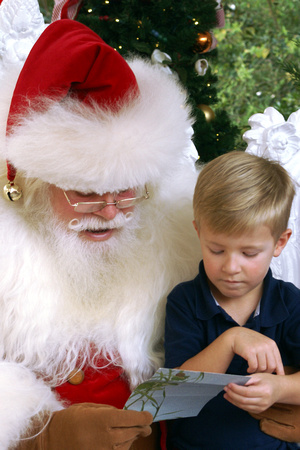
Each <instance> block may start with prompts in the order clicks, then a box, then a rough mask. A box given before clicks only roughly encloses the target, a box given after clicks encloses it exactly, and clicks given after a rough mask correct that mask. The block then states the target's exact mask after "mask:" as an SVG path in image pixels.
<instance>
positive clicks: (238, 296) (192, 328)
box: [165, 152, 300, 450]
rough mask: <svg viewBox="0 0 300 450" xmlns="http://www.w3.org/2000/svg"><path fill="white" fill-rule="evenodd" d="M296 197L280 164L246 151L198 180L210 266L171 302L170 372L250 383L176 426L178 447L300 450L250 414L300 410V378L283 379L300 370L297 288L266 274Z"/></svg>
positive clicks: (197, 202)
mask: <svg viewBox="0 0 300 450" xmlns="http://www.w3.org/2000/svg"><path fill="white" fill-rule="evenodd" d="M294 194H295V190H294V186H293V182H292V180H291V179H290V177H289V175H288V173H287V172H286V171H285V169H283V167H281V166H280V164H278V163H276V162H274V161H269V160H266V159H264V158H261V157H258V156H254V155H250V154H248V153H244V152H231V153H227V154H225V155H222V156H220V157H218V158H216V159H215V160H213V161H211V162H210V163H208V164H207V165H206V166H205V167H204V168H203V169H202V170H201V172H200V175H199V178H198V181H197V185H196V188H195V193H194V203H193V205H194V218H195V220H194V226H195V229H196V231H197V233H198V236H199V239H200V244H201V249H202V257H203V260H202V261H201V263H200V270H199V274H198V276H197V277H196V278H195V279H194V280H192V281H189V282H186V283H182V284H180V285H178V286H177V287H175V289H174V290H173V291H172V292H171V293H170V295H169V297H168V302H167V316H166V335H165V349H166V361H165V365H166V367H180V368H182V369H186V370H196V371H206V372H220V373H224V372H226V373H232V374H240V375H249V374H251V379H250V381H248V382H247V383H246V385H245V386H238V385H236V384H229V385H228V386H226V388H225V389H224V390H225V393H224V392H222V393H221V394H219V395H218V396H217V397H215V398H214V399H213V400H211V401H210V402H209V403H208V404H207V405H206V406H205V407H204V408H203V409H202V411H201V412H200V413H199V415H198V416H197V417H194V418H190V419H178V420H176V421H173V422H171V423H170V424H169V439H170V448H171V449H176V450H177V449H178V450H191V449H201V450H206V449H207V450H227V449H228V450H229V449H232V450H243V449H247V450H250V449H251V450H252V449H265V450H266V449H272V450H274V449H293V448H299V447H298V446H297V444H296V443H287V442H284V441H281V440H279V439H275V438H273V437H271V436H268V435H267V434H264V433H263V432H262V431H260V428H259V421H258V420H256V419H254V418H253V417H252V416H251V415H250V414H249V413H260V412H262V411H264V410H266V409H267V408H269V407H270V406H271V405H273V404H274V403H275V402H279V403H290V404H299V405H300V372H299V373H294V374H291V375H285V372H284V366H294V367H296V368H297V367H299V365H300V290H299V289H297V288H296V287H295V286H294V285H293V284H291V283H286V282H283V281H281V280H276V279H274V278H273V277H272V274H271V270H270V268H269V266H270V262H271V260H272V258H273V256H275V257H276V256H279V255H280V253H281V252H282V250H283V249H284V247H285V245H286V244H287V242H288V240H289V237H290V236H291V230H290V229H288V228H287V223H288V219H289V214H290V209H291V205H292V201H293V197H294Z"/></svg>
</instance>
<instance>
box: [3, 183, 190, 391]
mask: <svg viewBox="0 0 300 450" xmlns="http://www.w3.org/2000/svg"><path fill="white" fill-rule="evenodd" d="M32 191H33V193H32V195H31V196H30V195H28V194H27V193H26V190H25V189H24V199H25V202H24V203H25V204H24V206H23V205H21V204H20V208H19V207H18V206H16V207H15V208H14V209H10V210H9V211H7V207H6V204H5V206H4V204H3V206H2V207H3V214H2V215H0V227H1V229H2V238H0V241H1V242H2V244H1V245H2V248H9V249H10V251H9V254H7V255H5V257H4V256H3V257H2V258H1V257H0V261H1V268H2V273H3V274H4V275H5V276H3V277H2V280H0V298H2V299H3V301H2V304H0V305H1V306H0V308H1V309H0V313H1V316H2V317H3V326H2V328H1V329H0V353H1V352H2V355H6V358H7V360H8V361H19V362H22V363H23V365H25V366H27V367H29V368H30V369H31V370H33V371H35V372H36V373H39V374H42V376H43V378H44V379H46V380H47V381H48V383H49V384H51V385H57V384H59V383H61V382H63V381H65V378H66V376H67V375H68V374H69V373H70V371H71V370H72V369H73V368H75V367H76V366H77V367H78V360H80V364H81V365H84V364H91V365H93V364H95V365H96V359H97V357H98V356H100V355H102V356H105V357H107V359H108V360H110V361H112V362H113V363H114V364H117V365H120V366H121V367H123V369H124V370H125V372H126V374H127V376H128V378H129V379H130V381H131V385H132V386H134V385H136V384H137V383H139V382H141V381H144V380H145V379H147V378H149V376H151V375H152V373H153V371H154V370H155V369H156V368H157V367H159V365H161V364H162V363H163V349H162V346H161V343H162V337H163V328H164V325H163V324H164V311H165V297H166V294H167V293H168V292H170V290H171V288H172V287H173V286H174V285H175V284H177V283H178V282H180V281H183V280H184V279H188V278H190V277H191V276H192V275H194V274H195V273H196V268H197V266H198V259H199V256H198V255H197V253H196V252H195V248H196V247H195V246H196V245H197V240H196V236H195V232H194V230H193V228H192V225H191V222H192V210H191V204H190V200H189V199H187V200H188V201H186V199H184V200H182V202H178V199H177V200H176V202H175V204H176V206H177V205H178V203H179V205H180V207H179V208H177V209H176V208H173V210H172V209H171V206H172V205H171V203H170V200H169V198H167V199H166V201H165V202H164V201H162V199H160V200H159V201H156V199H155V195H153V197H151V198H152V202H150V201H149V202H143V203H142V204H141V205H138V207H136V208H135V210H134V214H133V217H132V219H131V220H129V221H128V222H126V223H125V224H124V226H123V227H121V229H120V230H119V231H117V232H116V233H114V235H113V236H112V237H111V238H110V239H108V241H106V242H89V241H83V240H82V239H81V238H80V237H79V235H78V233H77V232H76V231H74V229H73V230H68V229H67V227H66V226H63V225H62V224H59V223H58V221H57V220H55V219H53V218H51V215H52V210H51V206H50V205H49V204H48V205H45V202H44V201H42V199H43V198H47V197H48V192H47V187H45V191H44V192H43V189H42V188H41V186H39V187H37V189H36V191H34V189H33V190H32ZM158 205H159V207H158ZM0 207H1V202H0ZM179 214H180V218H181V219H180V220H178V217H179ZM119 216H120V217H121V218H122V215H121V214H120V215H119ZM1 218H2V219H1ZM117 220H119V218H118V219H117ZM102 225H103V224H102ZM102 225H101V224H100V223H99V221H98V220H97V219H96V223H91V224H89V225H88V228H91V227H94V228H95V229H97V228H99V226H102ZM107 226H109V225H108V224H107V222H105V228H106V227H107ZM71 227H73V228H74V223H73V224H71ZM84 227H87V225H86V224H85V225H84ZM75 228H78V226H77V224H75ZM79 229H80V226H79ZM2 345H3V347H1V346H2ZM91 349H92V350H93V353H92V354H91Z"/></svg>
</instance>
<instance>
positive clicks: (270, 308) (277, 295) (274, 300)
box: [196, 261, 289, 327]
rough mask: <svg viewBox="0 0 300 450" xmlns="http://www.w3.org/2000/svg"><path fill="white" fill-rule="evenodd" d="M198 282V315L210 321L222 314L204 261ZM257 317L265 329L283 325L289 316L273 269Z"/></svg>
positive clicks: (266, 277)
mask: <svg viewBox="0 0 300 450" xmlns="http://www.w3.org/2000/svg"><path fill="white" fill-rule="evenodd" d="M196 280H197V287H196V289H199V291H200V292H199V294H198V295H199V301H197V303H196V314H197V317H198V318H199V319H202V320H208V319H210V318H212V317H213V316H215V315H216V314H220V313H221V310H220V308H219V306H218V303H217V302H216V301H215V299H214V297H213V296H212V294H211V291H210V288H209V285H208V282H207V276H206V273H205V270H204V264H203V261H201V262H200V265H199V275H198V276H197V278H196ZM204 300H205V301H204ZM257 315H259V319H260V324H261V326H263V327H270V326H274V325H276V324H278V323H281V322H283V321H284V320H286V318H287V317H288V315H289V312H288V309H287V307H286V305H285V302H284V299H283V296H282V293H281V289H280V282H279V281H278V280H276V279H275V278H273V276H272V272H271V269H269V270H268V273H267V275H266V276H265V279H264V288H263V295H262V298H261V301H260V302H259V305H258V307H257V308H256V311H255V316H257Z"/></svg>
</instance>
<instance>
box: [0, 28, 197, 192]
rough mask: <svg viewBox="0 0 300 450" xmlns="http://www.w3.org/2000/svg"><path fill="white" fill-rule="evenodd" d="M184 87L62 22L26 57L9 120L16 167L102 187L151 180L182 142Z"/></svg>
mask: <svg viewBox="0 0 300 450" xmlns="http://www.w3.org/2000/svg"><path fill="white" fill-rule="evenodd" d="M185 103H186V97H185V93H184V92H183V89H182V88H181V87H180V86H179V85H178V84H177V82H176V81H175V79H174V78H173V77H172V76H170V75H167V74H165V73H164V72H163V71H162V70H161V69H160V68H159V67H154V66H151V65H150V63H148V62H145V61H143V60H140V59H134V60H131V61H125V60H124V59H123V58H122V57H121V56H120V54H118V52H117V51H116V50H114V49H113V48H111V47H109V46H108V45H107V44H106V43H105V42H104V41H103V40H102V39H101V38H100V37H99V36H98V35H97V34H95V33H94V32H93V31H91V30H90V29H89V28H87V27H86V26H84V25H82V24H80V23H78V22H75V21H72V20H59V21H56V22H53V23H52V24H50V25H49V26H48V27H47V28H46V30H45V31H44V32H43V33H42V34H41V36H40V37H39V39H38V40H37V42H36V43H35V45H34V46H33V48H32V50H31V52H30V53H29V56H28V57H27V59H26V61H25V64H24V67H23V69H22V71H21V73H20V75H19V78H18V81H17V84H16V87H15V90H14V93H13V97H12V100H11V105H10V110H9V115H8V120H7V137H8V139H7V146H6V149H5V155H4V156H5V157H6V159H7V160H8V161H9V163H8V179H9V181H11V182H13V181H14V177H15V174H16V171H18V172H20V173H22V175H23V176H26V177H32V178H40V179H42V180H44V181H46V182H48V183H51V184H55V185H57V186H59V187H61V188H63V189H76V190H80V191H94V192H98V193H100V194H101V193H104V192H107V191H115V190H119V189H127V188H128V187H134V186H138V185H143V184H145V183H156V182H158V180H159V178H161V177H164V174H166V175H167V173H168V167H170V168H171V166H172V165H173V164H178V163H180V160H181V158H182V156H183V152H184V149H185V148H186V147H188V145H189V139H190V138H189V134H188V132H187V130H188V129H189V127H190V118H189V111H188V110H187V108H186V105H185Z"/></svg>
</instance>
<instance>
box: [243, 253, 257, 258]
mask: <svg viewBox="0 0 300 450" xmlns="http://www.w3.org/2000/svg"><path fill="white" fill-rule="evenodd" d="M244 255H245V256H247V258H253V257H254V256H256V255H258V253H247V252H244Z"/></svg>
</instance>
